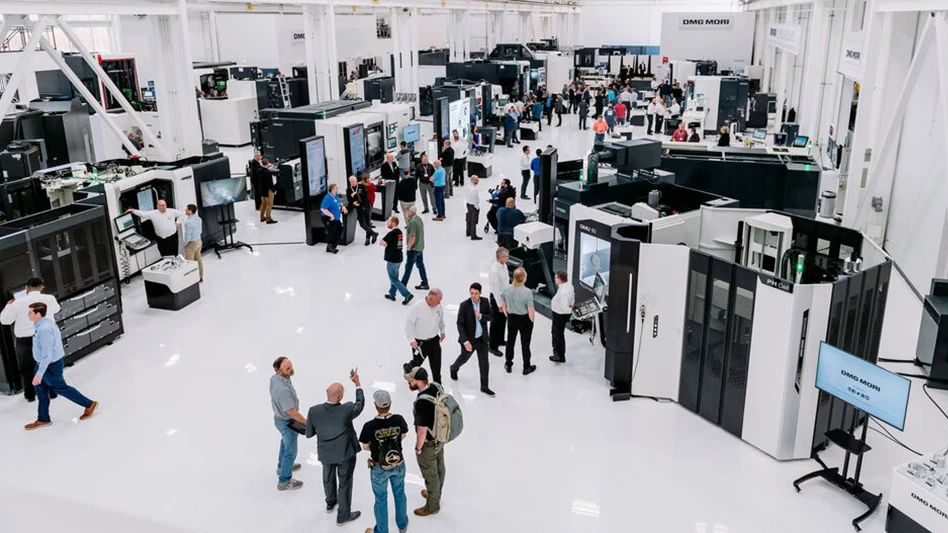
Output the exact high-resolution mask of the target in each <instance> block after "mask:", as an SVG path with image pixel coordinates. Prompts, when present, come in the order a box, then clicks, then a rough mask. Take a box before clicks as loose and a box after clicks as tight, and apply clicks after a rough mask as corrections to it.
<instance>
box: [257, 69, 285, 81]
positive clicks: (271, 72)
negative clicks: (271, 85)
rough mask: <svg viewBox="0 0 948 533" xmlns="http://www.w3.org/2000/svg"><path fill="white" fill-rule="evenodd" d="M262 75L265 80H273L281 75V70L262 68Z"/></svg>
mask: <svg viewBox="0 0 948 533" xmlns="http://www.w3.org/2000/svg"><path fill="white" fill-rule="evenodd" d="M260 75H261V77H264V78H269V79H273V78H276V77H277V76H279V75H280V69H278V68H262V69H260Z"/></svg>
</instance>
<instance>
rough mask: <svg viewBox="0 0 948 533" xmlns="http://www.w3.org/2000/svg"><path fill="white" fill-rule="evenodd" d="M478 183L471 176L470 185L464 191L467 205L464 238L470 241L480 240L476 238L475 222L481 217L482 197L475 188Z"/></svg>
mask: <svg viewBox="0 0 948 533" xmlns="http://www.w3.org/2000/svg"><path fill="white" fill-rule="evenodd" d="M479 181H480V179H478V177H477V176H476V175H474V174H471V184H470V185H468V186H467V188H465V189H464V202H465V203H466V204H467V214H466V215H465V219H464V221H465V228H466V230H465V233H464V236H465V237H470V238H471V240H472V241H479V240H481V237H478V236H477V220H478V218H480V216H481V202H482V201H484V197H483V195H482V194H481V190H480V188H479V187H478V186H477V184H478V182H479Z"/></svg>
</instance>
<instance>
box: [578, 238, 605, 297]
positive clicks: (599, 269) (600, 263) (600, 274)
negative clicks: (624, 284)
mask: <svg viewBox="0 0 948 533" xmlns="http://www.w3.org/2000/svg"><path fill="white" fill-rule="evenodd" d="M611 258H612V244H611V243H610V242H609V241H606V240H603V239H600V238H599V237H596V236H595V235H590V234H588V233H583V232H582V231H581V232H580V233H579V282H580V283H581V284H582V285H583V286H585V287H586V288H587V289H589V290H591V291H593V292H594V293H597V294H596V296H600V294H599V293H600V292H601V297H600V299H604V298H605V296H606V292H607V291H606V289H604V288H603V286H608V285H609V261H610V259H611ZM597 288H598V291H597Z"/></svg>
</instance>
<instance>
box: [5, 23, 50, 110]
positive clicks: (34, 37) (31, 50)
mask: <svg viewBox="0 0 948 533" xmlns="http://www.w3.org/2000/svg"><path fill="white" fill-rule="evenodd" d="M48 23H49V18H48V17H40V18H39V20H37V21H36V23H35V24H33V26H32V27H31V29H30V40H29V42H27V43H26V47H25V48H23V52H21V55H20V60H19V61H18V62H17V64H16V68H15V69H13V76H11V77H10V82H9V83H7V87H6V89H5V90H4V91H3V96H2V97H0V117H3V116H6V114H7V111H9V110H10V104H12V103H13V96H14V95H15V94H16V90H17V89H18V88H19V87H20V83H22V82H23V78H25V77H26V75H27V74H32V73H33V72H32V71H31V70H30V62H31V61H32V60H33V54H35V53H36V45H37V44H39V41H40V38H42V37H43V30H44V29H45V28H46V25H47V24H48Z"/></svg>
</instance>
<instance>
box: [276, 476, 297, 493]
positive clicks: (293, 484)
mask: <svg viewBox="0 0 948 533" xmlns="http://www.w3.org/2000/svg"><path fill="white" fill-rule="evenodd" d="M302 486H303V482H302V481H300V480H298V479H291V480H289V481H287V482H286V483H277V490H279V491H284V490H296V489H298V488H300V487H302Z"/></svg>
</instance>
